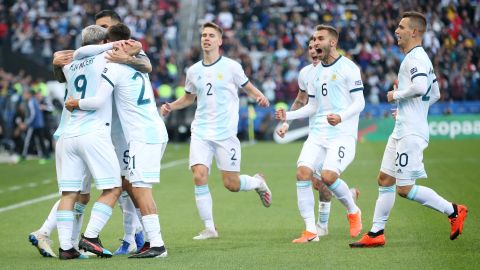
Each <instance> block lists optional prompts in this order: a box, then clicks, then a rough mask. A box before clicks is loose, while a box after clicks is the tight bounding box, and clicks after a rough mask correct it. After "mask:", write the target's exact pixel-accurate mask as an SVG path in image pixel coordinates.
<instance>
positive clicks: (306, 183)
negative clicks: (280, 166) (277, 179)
mask: <svg viewBox="0 0 480 270" xmlns="http://www.w3.org/2000/svg"><path fill="white" fill-rule="evenodd" d="M311 186H312V181H297V188H299V189H305V188H309V187H311Z"/></svg>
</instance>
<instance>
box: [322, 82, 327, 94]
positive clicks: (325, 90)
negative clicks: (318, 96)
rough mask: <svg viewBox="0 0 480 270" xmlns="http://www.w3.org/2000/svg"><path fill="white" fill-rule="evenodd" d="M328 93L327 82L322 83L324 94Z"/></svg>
mask: <svg viewBox="0 0 480 270" xmlns="http://www.w3.org/2000/svg"><path fill="white" fill-rule="evenodd" d="M327 94H328V91H327V83H323V84H322V96H326V95H327Z"/></svg>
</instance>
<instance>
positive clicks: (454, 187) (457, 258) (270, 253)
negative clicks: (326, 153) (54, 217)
mask: <svg viewBox="0 0 480 270" xmlns="http://www.w3.org/2000/svg"><path fill="white" fill-rule="evenodd" d="M301 146H302V145H301V143H293V144H287V145H276V144H273V143H258V144H255V145H250V146H247V147H244V148H243V151H242V155H243V157H242V172H243V173H247V174H251V175H253V174H254V173H255V172H258V171H261V172H263V173H264V174H265V175H266V177H267V179H268V183H269V186H270V188H271V190H272V192H273V204H272V206H271V207H270V208H268V209H267V208H264V207H263V206H262V204H261V202H260V200H259V199H258V196H257V194H256V193H255V192H247V193H245V192H240V193H231V192H229V191H227V190H226V189H225V188H223V185H222V182H221V180H220V175H219V174H218V171H217V170H216V169H214V170H213V171H212V174H211V177H210V183H209V185H210V190H211V192H212V196H213V201H214V218H215V221H216V225H217V227H218V231H219V233H220V239H216V240H209V241H193V240H192V237H193V236H194V235H196V233H198V232H199V231H200V230H201V229H202V228H203V225H202V223H201V221H200V219H199V217H198V214H197V210H196V207H195V201H194V195H193V191H194V190H193V184H192V180H191V174H190V171H189V170H188V168H187V158H188V145H182V144H180V145H175V144H171V145H169V146H168V147H167V150H166V154H165V156H164V159H163V161H162V163H163V164H167V163H170V164H174V165H171V166H170V167H168V168H165V169H164V170H162V173H161V174H162V180H161V184H160V185H158V186H156V187H155V191H154V194H155V198H156V202H157V206H158V210H159V214H160V223H161V227H162V234H163V237H164V240H165V243H166V246H167V249H168V253H169V255H168V258H165V259H150V260H131V259H127V258H126V256H118V257H113V258H111V259H100V258H94V257H92V258H91V259H89V260H76V261H60V260H58V259H51V258H43V257H41V256H40V255H39V254H38V252H37V250H36V249H34V247H32V246H31V245H30V243H29V242H28V241H27V235H28V234H29V233H30V232H31V231H34V230H36V229H37V228H39V227H40V225H41V224H42V222H43V221H44V219H45V218H46V216H47V215H48V213H49V211H50V208H51V206H52V205H53V203H54V202H55V200H56V198H53V199H49V200H46V201H42V202H38V203H36V204H32V205H29V206H25V207H21V208H17V209H14V210H9V211H4V212H0V221H1V222H0V236H1V238H0V239H1V241H0V258H1V260H0V269H89V270H92V269H389V270H390V269H480V251H479V249H480V224H479V214H478V209H479V208H480V185H479V184H480V183H479V175H478V172H480V169H479V166H480V153H479V152H480V140H466V141H432V142H431V144H430V146H429V148H428V149H427V150H426V151H425V157H424V161H425V166H426V169H427V173H428V175H429V179H428V180H419V181H418V182H417V183H418V184H420V185H426V186H429V187H432V188H433V189H434V190H435V191H437V192H438V193H439V194H441V195H442V196H444V197H445V198H446V199H448V200H453V201H455V202H458V203H464V204H466V205H467V206H468V208H469V216H468V218H467V221H466V224H465V226H464V233H463V234H462V235H461V236H460V237H459V239H458V240H455V241H450V240H449V230H450V226H449V223H448V219H447V218H446V217H445V216H444V215H443V214H440V213H438V212H436V211H433V210H431V209H428V208H426V207H422V206H420V205H418V204H417V203H414V202H411V201H408V200H405V199H402V198H400V197H398V196H397V200H396V205H395V207H394V209H393V211H392V214H391V216H390V220H389V223H388V224H387V228H386V236H387V244H386V246H385V247H383V248H375V249H350V248H349V247H348V244H349V243H350V242H352V241H353V239H351V238H350V237H349V234H348V222H347V220H346V212H345V209H344V208H343V206H341V205H340V203H339V202H338V201H336V200H335V199H334V200H333V204H332V210H331V216H330V226H329V230H330V234H329V235H328V236H326V237H324V238H321V239H320V242H317V243H309V244H292V243H291V240H292V239H294V238H296V237H297V236H298V235H299V234H300V233H301V231H302V230H303V229H304V225H303V221H302V219H301V217H300V215H299V213H298V209H297V202H296V189H295V168H296V160H297V157H298V154H299V152H300V149H301ZM384 146H385V143H359V144H358V146H357V154H356V159H355V160H354V161H353V163H352V164H351V165H350V166H349V168H348V169H347V171H346V172H345V173H344V174H343V175H342V178H343V179H344V180H346V182H347V183H348V184H349V186H350V187H358V188H359V189H360V191H361V195H360V198H359V201H358V204H359V206H360V208H361V209H362V212H363V225H364V230H363V231H364V232H365V231H367V230H368V229H369V228H370V226H371V222H372V221H371V220H372V216H373V210H374V204H375V200H376V198H377V193H378V191H377V184H376V180H375V179H376V175H377V173H378V169H379V166H380V161H381V157H382V154H383V149H384ZM174 161H178V162H175V163H171V162H174ZM214 167H215V166H214ZM56 191H57V186H56V180H55V172H54V164H53V162H51V163H50V164H48V165H43V166H41V165H38V164H37V163H36V162H35V161H28V162H25V163H21V164H18V165H5V164H1V165H0V208H4V207H7V206H10V205H14V204H17V203H20V202H23V201H27V200H31V199H35V198H38V197H41V196H45V195H48V194H52V193H55V192H56ZM97 195H98V192H97V191H95V192H94V193H93V196H92V200H93V198H96V196H97ZM316 196H317V195H316ZM90 209H91V204H90V208H88V209H87V211H86V213H87V215H86V217H85V222H84V228H85V226H86V222H87V221H88V217H89V212H90ZM121 220H122V216H121V213H120V210H119V208H118V207H116V208H115V209H114V214H113V216H112V219H111V220H110V222H109V223H108V224H107V226H106V227H105V229H104V231H103V232H102V234H101V238H102V241H103V243H104V245H105V247H106V248H107V249H109V250H111V251H114V250H115V249H116V248H117V247H118V246H119V244H120V242H119V241H118V239H119V238H121V237H122V236H123V228H122V221H121ZM52 239H54V249H55V250H56V251H57V250H58V238H57V234H56V232H55V233H54V234H53V235H52Z"/></svg>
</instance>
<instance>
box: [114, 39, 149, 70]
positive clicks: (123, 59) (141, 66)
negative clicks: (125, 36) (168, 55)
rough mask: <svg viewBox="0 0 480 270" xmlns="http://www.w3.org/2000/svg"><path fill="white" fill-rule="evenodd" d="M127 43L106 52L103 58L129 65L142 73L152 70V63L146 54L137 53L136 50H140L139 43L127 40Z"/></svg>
mask: <svg viewBox="0 0 480 270" xmlns="http://www.w3.org/2000/svg"><path fill="white" fill-rule="evenodd" d="M127 44H128V45H126V46H125V47H124V48H122V49H119V50H115V51H112V52H107V56H106V57H105V58H106V59H107V60H108V61H110V62H113V63H119V64H125V65H129V66H131V67H132V68H134V69H135V70H138V71H140V72H142V73H150V72H152V64H151V63H150V59H148V56H146V55H144V54H142V53H140V54H138V51H140V50H138V45H139V44H140V43H139V42H138V41H128V42H127ZM140 46H141V44H140ZM140 49H141V47H140ZM135 52H137V54H135V55H132V54H133V53H135Z"/></svg>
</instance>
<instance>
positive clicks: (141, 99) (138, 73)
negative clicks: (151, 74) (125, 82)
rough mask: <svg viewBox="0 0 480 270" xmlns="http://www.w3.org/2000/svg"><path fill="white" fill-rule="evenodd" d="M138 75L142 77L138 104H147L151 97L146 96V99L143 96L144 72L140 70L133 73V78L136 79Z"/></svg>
mask: <svg viewBox="0 0 480 270" xmlns="http://www.w3.org/2000/svg"><path fill="white" fill-rule="evenodd" d="M138 77H140V78H141V79H142V89H141V90H140V95H139V96H138V99H137V105H138V106H141V105H145V104H148V103H150V99H149V98H146V99H144V98H143V95H144V94H145V78H143V76H142V73H140V72H138V71H137V72H135V75H133V77H132V79H134V80H136V79H137V78H138Z"/></svg>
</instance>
